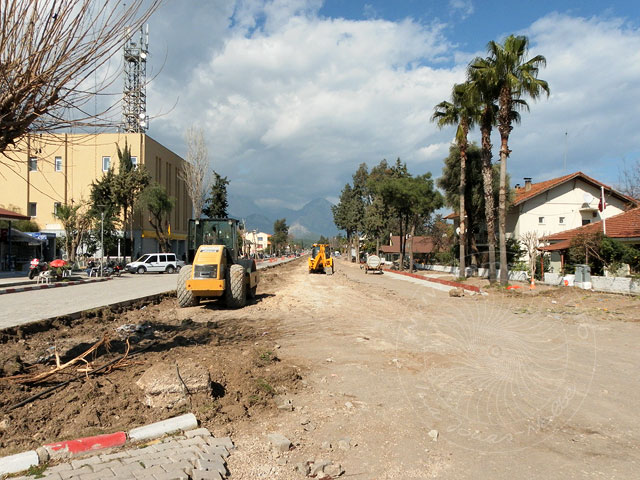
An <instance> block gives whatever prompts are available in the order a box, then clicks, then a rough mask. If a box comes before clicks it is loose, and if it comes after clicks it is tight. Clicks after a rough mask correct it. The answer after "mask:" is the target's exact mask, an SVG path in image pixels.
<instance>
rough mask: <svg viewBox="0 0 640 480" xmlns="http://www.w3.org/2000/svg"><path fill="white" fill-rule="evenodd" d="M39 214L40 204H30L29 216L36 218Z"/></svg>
mask: <svg viewBox="0 0 640 480" xmlns="http://www.w3.org/2000/svg"><path fill="white" fill-rule="evenodd" d="M37 212H38V204H37V203H36V202H29V216H30V217H35V216H36V214H37Z"/></svg>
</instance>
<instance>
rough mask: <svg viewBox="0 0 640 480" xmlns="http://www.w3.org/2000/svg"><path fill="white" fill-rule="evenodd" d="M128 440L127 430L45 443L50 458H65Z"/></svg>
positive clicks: (113, 445) (120, 443)
mask: <svg viewBox="0 0 640 480" xmlns="http://www.w3.org/2000/svg"><path fill="white" fill-rule="evenodd" d="M126 442H127V434H126V433H125V432H116V433H108V434H106V435H97V436H95V437H85V438H78V439H76V440H67V441H65V442H58V443H49V444H46V445H43V447H44V448H45V450H46V451H47V453H48V454H49V458H64V457H68V456H70V455H76V454H78V453H84V452H90V451H92V450H102V449H103V448H111V447H120V446H122V445H124V444H125V443H126ZM0 461H1V460H0Z"/></svg>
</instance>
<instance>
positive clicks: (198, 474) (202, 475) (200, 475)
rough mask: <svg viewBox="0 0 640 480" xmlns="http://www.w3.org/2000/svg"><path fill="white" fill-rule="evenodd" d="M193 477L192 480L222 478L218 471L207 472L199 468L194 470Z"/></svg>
mask: <svg viewBox="0 0 640 480" xmlns="http://www.w3.org/2000/svg"><path fill="white" fill-rule="evenodd" d="M191 479H192V480H222V477H221V476H220V474H219V473H218V472H207V471H202V470H197V471H195V472H193V475H192V476H191Z"/></svg>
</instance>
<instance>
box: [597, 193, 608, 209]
mask: <svg viewBox="0 0 640 480" xmlns="http://www.w3.org/2000/svg"><path fill="white" fill-rule="evenodd" d="M605 208H607V201H606V200H605V199H604V187H600V201H599V202H598V210H600V211H601V212H602V211H604V209H605Z"/></svg>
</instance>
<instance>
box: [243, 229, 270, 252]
mask: <svg viewBox="0 0 640 480" xmlns="http://www.w3.org/2000/svg"><path fill="white" fill-rule="evenodd" d="M244 245H245V253H247V254H249V255H255V254H257V253H266V252H268V251H269V247H270V246H271V234H269V233H265V232H257V231H255V230H254V231H250V232H245V233H244Z"/></svg>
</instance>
